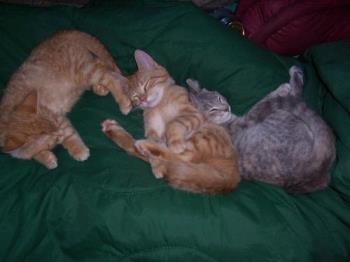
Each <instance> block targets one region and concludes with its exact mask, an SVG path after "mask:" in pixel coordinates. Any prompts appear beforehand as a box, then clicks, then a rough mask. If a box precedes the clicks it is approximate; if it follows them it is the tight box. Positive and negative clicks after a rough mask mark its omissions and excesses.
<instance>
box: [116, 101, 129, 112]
mask: <svg viewBox="0 0 350 262" xmlns="http://www.w3.org/2000/svg"><path fill="white" fill-rule="evenodd" d="M119 109H120V111H121V112H122V114H123V115H127V114H129V113H130V111H131V109H132V104H131V101H128V102H125V103H124V104H120V105H119Z"/></svg>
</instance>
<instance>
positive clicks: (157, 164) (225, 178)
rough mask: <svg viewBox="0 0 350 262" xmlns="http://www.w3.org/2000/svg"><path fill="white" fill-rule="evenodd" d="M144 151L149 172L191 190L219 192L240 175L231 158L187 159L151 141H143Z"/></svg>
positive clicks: (229, 188)
mask: <svg viewBox="0 0 350 262" xmlns="http://www.w3.org/2000/svg"><path fill="white" fill-rule="evenodd" d="M141 151H142V152H144V153H145V152H146V151H147V153H146V154H147V155H148V157H149V160H150V163H151V165H152V170H153V173H154V174H155V176H156V177H158V178H164V180H165V181H166V182H167V183H169V184H170V185H171V186H172V187H174V188H177V189H180V190H184V191H188V192H193V193H207V194H219V193H228V192H231V191H232V190H234V189H235V188H236V187H237V186H238V184H239V182H240V175H239V171H238V166H237V164H236V163H235V162H234V161H233V160H232V159H218V158H216V159H215V158H213V159H208V160H207V161H206V162H205V163H191V162H187V161H184V160H181V159H180V156H179V155H178V154H175V153H173V152H172V151H170V150H169V149H168V148H166V147H163V146H159V145H158V144H155V143H149V142H146V143H145V144H143V148H142V149H141Z"/></svg>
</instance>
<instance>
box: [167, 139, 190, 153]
mask: <svg viewBox="0 0 350 262" xmlns="http://www.w3.org/2000/svg"><path fill="white" fill-rule="evenodd" d="M168 147H169V149H170V150H171V151H172V152H174V153H175V154H181V153H183V152H184V151H185V150H186V144H185V142H184V141H181V140H174V141H171V142H169V143H168Z"/></svg>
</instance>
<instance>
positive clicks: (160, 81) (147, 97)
mask: <svg viewBox="0 0 350 262" xmlns="http://www.w3.org/2000/svg"><path fill="white" fill-rule="evenodd" d="M134 56H135V60H136V64H137V68H138V70H137V71H136V73H134V74H133V75H131V76H129V77H128V79H129V89H128V96H129V99H130V100H131V103H132V105H133V107H140V108H142V109H145V108H152V107H155V106H157V105H158V104H159V102H160V101H161V100H162V97H163V94H164V88H166V87H168V86H170V85H171V84H174V80H173V79H172V78H171V76H170V75H169V73H168V72H167V70H166V69H165V68H164V67H162V66H160V65H159V64H157V63H156V61H154V59H153V58H152V57H151V56H150V55H148V54H147V53H146V52H144V51H141V50H136V51H135V55H134Z"/></svg>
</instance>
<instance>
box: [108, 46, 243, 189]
mask: <svg viewBox="0 0 350 262" xmlns="http://www.w3.org/2000/svg"><path fill="white" fill-rule="evenodd" d="M135 60H136V63H137V66H138V71H137V72H136V73H135V74H134V75H132V76H131V77H129V90H128V92H129V97H130V100H131V102H132V104H133V105H134V106H139V107H141V108H142V109H143V110H144V124H145V136H146V138H147V139H146V140H138V141H136V142H135V141H134V139H133V137H132V136H131V135H130V134H128V133H127V132H126V131H125V130H124V129H123V128H122V127H121V126H119V125H118V123H117V122H116V121H113V120H106V121H104V122H103V124H102V126H103V132H105V134H106V135H107V136H108V137H109V138H111V139H112V140H113V141H114V142H115V143H117V144H118V145H119V146H120V147H122V148H123V149H125V150H126V151H127V152H129V153H130V154H132V155H134V156H137V157H139V158H141V159H143V160H145V161H149V162H150V164H151V166H152V170H153V173H154V175H155V176H156V177H157V178H164V179H165V180H166V181H167V182H168V183H169V184H170V185H171V186H173V187H175V188H178V189H182V190H185V191H190V192H196V193H212V194H215V193H223V192H228V191H232V190H233V189H234V188H235V187H236V186H237V185H238V183H239V181H240V176H239V173H238V168H237V158H236V155H235V152H234V150H233V146H232V144H231V140H230V137H229V135H228V134H227V132H226V130H225V129H224V128H222V127H220V126H218V125H214V124H211V123H209V122H208V121H206V120H205V119H204V117H203V115H202V114H201V113H200V112H199V111H198V110H197V109H196V108H195V107H193V106H192V104H191V103H190V101H189V97H188V92H187V91H186V89H185V88H183V87H180V86H178V85H175V82H174V80H173V79H172V78H171V77H170V75H169V74H168V72H167V71H166V70H165V69H164V68H163V67H162V66H160V65H158V64H157V63H156V62H155V61H154V60H153V59H152V58H151V57H150V56H149V55H148V54H146V53H145V52H143V51H140V50H137V51H136V52H135Z"/></svg>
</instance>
